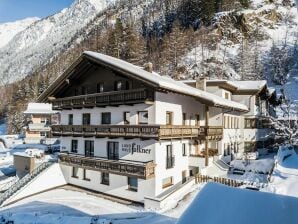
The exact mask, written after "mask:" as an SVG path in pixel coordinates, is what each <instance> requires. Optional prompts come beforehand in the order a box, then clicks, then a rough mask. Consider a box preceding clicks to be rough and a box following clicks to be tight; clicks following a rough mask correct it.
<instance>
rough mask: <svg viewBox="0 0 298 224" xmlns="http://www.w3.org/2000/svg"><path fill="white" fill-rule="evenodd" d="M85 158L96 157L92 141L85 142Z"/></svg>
mask: <svg viewBox="0 0 298 224" xmlns="http://www.w3.org/2000/svg"><path fill="white" fill-rule="evenodd" d="M85 156H88V157H93V156H94V141H90V140H86V141H85Z"/></svg>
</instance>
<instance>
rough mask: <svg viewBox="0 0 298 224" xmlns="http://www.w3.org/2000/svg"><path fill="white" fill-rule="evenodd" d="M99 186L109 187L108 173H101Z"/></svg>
mask: <svg viewBox="0 0 298 224" xmlns="http://www.w3.org/2000/svg"><path fill="white" fill-rule="evenodd" d="M101 184H104V185H110V175H109V173H101Z"/></svg>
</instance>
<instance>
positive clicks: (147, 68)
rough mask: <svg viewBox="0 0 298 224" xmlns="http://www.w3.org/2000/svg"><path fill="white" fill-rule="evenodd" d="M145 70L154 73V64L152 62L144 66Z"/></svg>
mask: <svg viewBox="0 0 298 224" xmlns="http://www.w3.org/2000/svg"><path fill="white" fill-rule="evenodd" d="M144 70H145V71H147V72H150V73H152V72H153V64H152V63H151V62H148V63H146V64H145V65H144Z"/></svg>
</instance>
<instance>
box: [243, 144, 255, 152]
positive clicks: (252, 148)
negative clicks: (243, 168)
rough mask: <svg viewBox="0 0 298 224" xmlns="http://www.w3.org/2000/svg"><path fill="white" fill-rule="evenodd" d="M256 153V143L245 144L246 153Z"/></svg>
mask: <svg viewBox="0 0 298 224" xmlns="http://www.w3.org/2000/svg"><path fill="white" fill-rule="evenodd" d="M254 151H256V142H244V152H254Z"/></svg>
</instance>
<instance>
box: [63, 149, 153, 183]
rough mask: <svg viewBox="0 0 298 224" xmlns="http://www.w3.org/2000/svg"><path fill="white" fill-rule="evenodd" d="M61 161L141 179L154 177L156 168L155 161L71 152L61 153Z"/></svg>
mask: <svg viewBox="0 0 298 224" xmlns="http://www.w3.org/2000/svg"><path fill="white" fill-rule="evenodd" d="M59 163H61V164H65V165H70V166H75V167H80V168H85V169H90V170H96V171H101V172H107V173H113V174H117V175H124V176H130V177H136V178H140V179H150V178H153V177H154V168H155V164H154V163H153V161H148V162H135V161H130V160H109V159H106V158H101V157H85V156H83V155H78V154H69V153H60V155H59Z"/></svg>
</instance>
